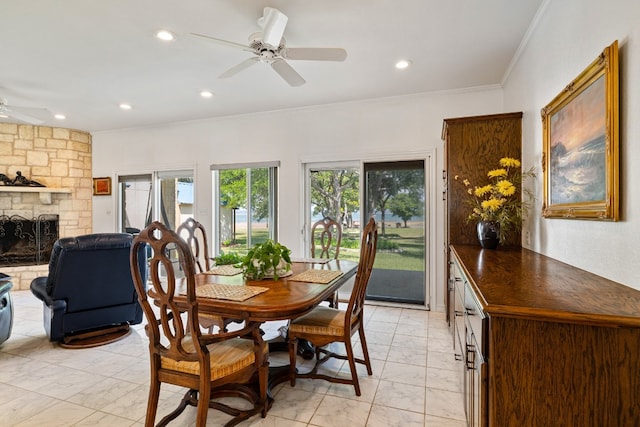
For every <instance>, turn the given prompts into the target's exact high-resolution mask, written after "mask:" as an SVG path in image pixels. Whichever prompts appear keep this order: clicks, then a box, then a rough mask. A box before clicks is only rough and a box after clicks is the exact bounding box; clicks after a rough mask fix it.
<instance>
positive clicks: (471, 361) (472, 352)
mask: <svg viewBox="0 0 640 427" xmlns="http://www.w3.org/2000/svg"><path fill="white" fill-rule="evenodd" d="M466 365H467V369H468V370H470V371H472V370H474V369H475V367H476V348H475V346H472V345H469V344H467V363H466Z"/></svg>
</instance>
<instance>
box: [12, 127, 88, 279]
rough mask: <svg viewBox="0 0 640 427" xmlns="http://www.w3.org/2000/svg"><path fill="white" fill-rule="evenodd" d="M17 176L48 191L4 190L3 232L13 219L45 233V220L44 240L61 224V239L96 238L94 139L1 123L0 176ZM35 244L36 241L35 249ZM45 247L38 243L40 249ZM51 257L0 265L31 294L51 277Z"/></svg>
mask: <svg viewBox="0 0 640 427" xmlns="http://www.w3.org/2000/svg"><path fill="white" fill-rule="evenodd" d="M17 171H21V172H22V175H24V176H25V177H27V178H29V179H31V180H34V181H37V182H39V183H41V184H43V185H45V187H12V186H3V185H2V184H0V227H2V221H3V219H4V220H6V219H7V218H9V219H11V218H14V219H17V220H18V222H20V221H21V220H20V218H22V220H25V221H28V222H30V224H28V225H26V226H25V223H24V222H23V223H22V225H21V227H22V228H23V229H24V228H25V227H26V228H28V229H31V230H32V227H33V226H34V225H33V224H32V223H35V227H45V224H44V223H40V224H37V223H38V219H43V220H45V221H47V222H46V224H48V225H46V226H47V227H48V231H47V233H49V234H48V237H45V238H44V239H51V238H52V236H51V232H52V230H51V227H52V222H51V221H52V220H53V221H54V222H55V219H57V226H56V227H57V237H56V238H58V237H70V236H78V235H81V234H88V233H91V231H92V215H91V214H92V197H93V196H92V187H93V180H92V178H91V135H90V134H89V133H87V132H82V131H77V130H73V129H63V128H54V127H47V126H32V125H18V124H11V123H0V173H3V174H5V175H7V176H10V177H14V176H16V175H17V174H16V172H17ZM0 233H1V230H0ZM0 239H1V237H0ZM29 239H30V238H27V240H29ZM35 239H36V237H35V236H34V237H33V241H34V244H36V243H35ZM38 239H42V237H39V238H38ZM27 243H28V242H27ZM42 243H43V242H42V241H41V240H38V243H37V244H36V245H37V246H41V244H42ZM45 243H51V242H45ZM0 244H3V243H0ZM24 244H25V242H23V243H20V245H24ZM51 244H52V243H51ZM22 249H24V248H22ZM24 250H25V251H27V252H28V250H26V249H24ZM49 254H50V252H49ZM14 255H16V254H14ZM23 255H24V254H23ZM20 256H22V255H20ZM48 256H49V255H47V254H44V255H41V259H40V261H39V262H40V263H37V262H30V261H20V262H18V263H17V264H12V265H11V266H7V265H4V264H3V263H1V262H0V272H2V273H5V274H8V275H10V276H12V277H13V285H14V289H29V284H30V283H31V280H33V279H34V278H36V277H38V276H45V275H47V273H48V267H49V266H48V262H49V259H48ZM0 257H1V255H0ZM0 261H2V260H1V259H0Z"/></svg>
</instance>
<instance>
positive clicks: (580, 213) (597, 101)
mask: <svg viewBox="0 0 640 427" xmlns="http://www.w3.org/2000/svg"><path fill="white" fill-rule="evenodd" d="M541 114H542V126H543V159H542V167H543V173H544V202H543V206H542V214H543V216H544V217H546V218H571V219H595V220H609V221H617V220H618V219H619V195H618V191H619V172H618V126H619V125H618V42H617V41H615V42H614V43H613V44H612V45H610V46H608V47H607V48H606V49H605V50H604V51H603V52H602V54H600V55H599V56H598V58H596V60H595V61H593V62H592V63H591V65H589V67H587V68H586V69H585V70H584V71H583V72H582V73H581V74H580V75H579V76H578V77H577V78H576V79H575V80H573V81H572V82H571V83H570V84H569V85H567V86H566V87H565V88H564V90H563V91H562V92H561V93H560V94H559V95H558V96H556V97H555V98H554V99H553V101H551V102H550V103H549V104H548V105H547V106H546V107H544V108H543V109H542V111H541Z"/></svg>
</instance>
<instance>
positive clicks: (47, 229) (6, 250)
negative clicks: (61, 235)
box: [0, 215, 58, 267]
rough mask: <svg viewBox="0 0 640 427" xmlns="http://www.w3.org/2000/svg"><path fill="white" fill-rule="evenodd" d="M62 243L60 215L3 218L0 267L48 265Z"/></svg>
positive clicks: (1, 221)
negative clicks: (55, 250) (59, 242)
mask: <svg viewBox="0 0 640 427" xmlns="http://www.w3.org/2000/svg"><path fill="white" fill-rule="evenodd" d="M56 240H58V215H40V216H38V217H37V218H33V219H27V218H23V217H21V216H19V215H12V216H6V215H1V216H0V267H7V266H11V267H17V266H21V265H38V264H46V263H48V262H49V258H50V257H51V250H52V249H53V244H54V243H55V242H56Z"/></svg>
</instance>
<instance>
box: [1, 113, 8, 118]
mask: <svg viewBox="0 0 640 427" xmlns="http://www.w3.org/2000/svg"><path fill="white" fill-rule="evenodd" d="M8 118H9V116H7V115H6V114H0V119H8Z"/></svg>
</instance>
